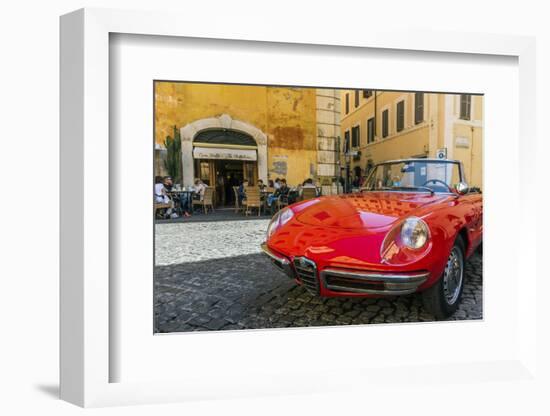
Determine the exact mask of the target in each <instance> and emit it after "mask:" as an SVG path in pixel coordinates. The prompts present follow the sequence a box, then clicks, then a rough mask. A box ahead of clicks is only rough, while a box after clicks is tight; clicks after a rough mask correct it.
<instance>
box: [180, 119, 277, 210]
mask: <svg viewBox="0 0 550 416" xmlns="http://www.w3.org/2000/svg"><path fill="white" fill-rule="evenodd" d="M181 138H182V163H183V170H182V172H183V183H184V185H186V186H189V185H191V184H192V183H193V181H194V179H195V178H201V179H202V180H203V181H205V182H206V183H207V184H208V185H210V186H213V187H216V192H215V194H216V197H215V198H216V200H217V203H218V205H221V204H229V203H231V202H232V200H233V194H232V189H231V188H230V187H231V186H233V185H234V184H236V183H238V181H239V180H242V179H246V180H249V181H251V182H254V183H256V182H257V181H258V179H262V180H263V181H264V182H267V136H266V135H265V134H264V133H263V132H262V131H261V130H260V129H258V128H256V127H254V126H252V125H250V124H248V123H244V122H242V121H239V120H234V119H232V118H231V117H230V116H229V115H227V114H223V115H221V116H220V117H212V118H207V119H201V120H197V121H195V122H193V123H189V124H187V125H186V126H185V127H183V128H182V129H181Z"/></svg>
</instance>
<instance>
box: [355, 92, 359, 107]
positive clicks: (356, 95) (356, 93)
mask: <svg viewBox="0 0 550 416" xmlns="http://www.w3.org/2000/svg"><path fill="white" fill-rule="evenodd" d="M357 107H359V90H355V108H357Z"/></svg>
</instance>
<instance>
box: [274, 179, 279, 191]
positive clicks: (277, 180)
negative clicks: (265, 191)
mask: <svg viewBox="0 0 550 416" xmlns="http://www.w3.org/2000/svg"><path fill="white" fill-rule="evenodd" d="M280 187H281V180H280V179H279V178H276V179H275V183H274V184H273V188H275V190H277V189H279V188H280Z"/></svg>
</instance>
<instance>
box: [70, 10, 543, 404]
mask: <svg viewBox="0 0 550 416" xmlns="http://www.w3.org/2000/svg"><path fill="white" fill-rule="evenodd" d="M182 21H185V25H182V24H181V22H182ZM116 33H122V34H127V35H147V36H170V37H182V38H202V39H204V38H206V39H225V41H240V42H242V41H247V42H271V43H273V42H275V43H277V44H278V45H279V47H280V48H281V49H282V50H284V49H285V47H289V46H285V45H292V44H299V45H306V46H307V45H311V46H312V47H313V45H332V47H333V48H335V49H336V50H337V49H338V48H349V47H352V48H357V50H363V49H365V48H370V49H372V50H385V51H408V52H407V53H411V54H414V53H415V52H419V51H423V52H435V53H439V54H441V55H442V56H444V55H445V54H469V55H472V54H483V55H493V56H497V55H500V56H508V57H513V58H515V59H517V60H518V63H517V65H518V68H519V76H518V85H519V114H518V115H517V116H518V120H519V126H520V127H521V128H520V129H519V132H518V136H517V137H516V139H517V140H518V141H519V140H521V143H522V146H521V147H518V148H519V154H518V156H517V169H518V172H519V174H520V176H519V177H518V178H517V179H514V181H519V182H517V183H520V184H521V190H520V191H518V198H517V200H516V201H514V204H513V206H511V207H510V210H511V211H513V212H514V213H515V214H517V217H519V218H521V220H519V224H517V223H516V225H517V226H518V229H517V230H516V231H515V233H516V234H515V236H516V237H517V239H518V242H519V243H521V242H524V243H523V244H517V251H516V252H515V253H514V254H515V255H516V256H517V257H515V258H514V259H510V260H509V261H510V262H511V264H513V267H512V269H513V270H512V271H511V273H515V275H514V276H515V277H516V278H517V274H518V273H519V270H518V269H517V266H519V265H520V264H521V266H522V272H523V273H522V286H521V287H518V288H517V289H518V290H517V292H515V294H514V296H515V302H516V303H515V306H517V311H516V310H514V312H513V313H514V315H513V316H514V318H515V319H516V321H515V324H513V325H511V326H510V329H509V330H510V331H511V332H512V334H511V335H510V340H513V341H514V342H515V343H516V344H514V346H513V348H512V347H510V348H509V349H505V353H503V354H496V356H498V359H496V360H494V361H492V360H486V359H481V360H476V359H475V357H470V358H469V359H468V360H467V362H464V360H461V361H458V362H457V361H453V360H449V361H447V362H445V361H441V362H439V363H437V364H434V363H426V362H419V363H418V365H416V366H414V367H410V366H408V367H407V366H404V367H402V368H399V367H394V368H391V367H388V366H384V365H383V366H382V367H377V363H376V362H370V363H366V364H365V363H361V365H359V364H358V366H357V368H350V367H345V366H343V367H342V368H337V367H335V368H329V369H324V370H323V369H321V370H320V371H318V372H310V373H307V372H301V371H297V372H296V373H294V372H291V371H288V370H284V371H283V370H281V371H280V372H279V373H271V374H269V376H267V373H266V377H265V378H263V379H258V380H252V381H251V380H248V381H247V380H242V379H237V380H236V381H234V382H233V383H231V384H229V378H227V377H224V374H223V371H221V373H222V374H220V377H219V382H217V383H213V382H212V380H211V379H208V378H207V374H208V371H205V374H204V376H203V377H202V378H201V376H200V374H199V373H196V374H195V375H194V376H192V377H189V378H187V379H186V378H185V376H183V377H178V378H180V379H178V380H170V379H165V380H158V379H156V380H155V381H152V380H153V379H154V378H152V380H151V381H139V382H137V381H132V382H125V381H118V382H111V381H112V373H111V371H110V368H111V366H112V365H113V363H114V362H115V361H116V360H120V359H121V357H119V356H117V354H116V351H114V350H112V348H111V338H112V337H113V336H115V335H116V334H113V333H112V332H110V331H111V330H112V327H111V326H110V319H111V318H112V316H111V313H110V311H113V309H116V307H117V306H116V305H113V304H112V302H113V298H112V296H110V294H112V291H113V290H114V288H113V287H112V282H110V280H109V276H110V273H111V271H112V267H113V259H112V258H110V227H111V226H112V222H110V221H111V213H110V209H111V208H110V205H109V200H110V194H109V183H110V167H111V168H112V166H111V164H112V160H110V158H109V137H110V130H109V126H110V125H109V117H110V113H109V98H110V89H109V88H110V83H109V81H110V78H109V51H110V46H109V38H110V34H116ZM534 73H535V40H534V39H533V38H529V37H519V36H508V35H488V34H473V33H433V32H421V31H415V32H412V33H411V32H404V31H403V30H402V29H400V28H393V27H391V26H388V27H387V29H385V30H382V29H378V28H376V29H375V28H372V29H369V28H362V30H361V31H360V32H356V31H355V30H354V29H353V28H351V26H350V29H349V30H346V31H342V32H341V33H339V34H338V35H334V33H331V34H330V35H327V34H325V32H324V31H323V30H322V29H321V28H319V30H318V31H308V32H307V33H302V32H300V31H299V29H292V28H289V29H288V30H285V31H280V30H279V28H278V27H276V26H275V25H271V24H269V23H268V22H266V24H264V25H262V26H261V27H254V28H252V29H251V31H250V32H248V33H247V36H246V37H245V36H243V35H241V34H236V33H234V32H233V31H232V30H231V25H230V24H229V23H228V24H226V25H224V24H220V25H215V26H208V27H205V26H204V25H203V24H202V23H201V22H200V20H193V19H189V18H186V17H185V16H180V15H178V14H173V13H150V12H138V11H120V10H107V9H82V10H78V11H76V12H73V13H71V14H68V15H65V16H63V17H62V18H61V155H60V159H61V203H60V206H61V217H60V218H61V229H60V239H61V266H60V269H61V280H60V286H61V317H60V319H61V339H60V349H61V351H60V353H61V356H60V358H61V389H60V394H61V398H62V399H64V400H67V401H69V402H71V403H75V404H77V405H80V406H84V407H89V406H92V407H94V406H108V405H122V404H139V403H160V402H174V401H185V400H194V399H205V398H214V397H221V398H224V397H225V398H234V397H254V396H261V395H270V394H296V393H304V394H306V393H328V392H334V391H336V392H338V391H342V390H349V389H356V391H358V392H360V391H364V390H365V389H367V390H369V391H371V392H374V391H376V392H377V394H379V395H380V397H383V396H384V394H386V395H387V397H392V395H393V396H394V395H395V392H396V389H398V390H399V393H401V394H402V397H408V398H412V397H413V393H414V392H415V391H418V389H420V388H422V387H426V386H431V387H430V388H431V389H434V386H433V383H441V382H442V381H441V380H442V378H441V377H442V374H444V373H445V372H446V371H449V372H452V374H453V375H454V376H453V377H454V381H455V382H456V380H458V381H459V383H463V386H462V387H460V388H464V389H467V388H469V387H472V386H476V385H480V384H481V383H483V382H499V381H505V382H507V383H508V386H510V388H512V389H524V390H521V391H523V392H524V393H522V394H526V395H527V394H529V393H528V392H527V390H525V389H526V386H528V387H527V388H528V389H531V390H529V391H533V390H534V391H536V389H538V388H540V387H541V386H542V384H541V383H543V381H541V378H540V376H539V375H538V374H537V361H536V348H537V326H536V319H535V317H536V313H537V302H538V299H537V298H536V290H535V288H536V287H537V280H538V279H541V278H542V276H541V275H540V271H538V270H537V269H536V266H535V264H536V261H533V259H534V257H535V258H536V253H534V252H533V250H532V249H531V245H528V244H527V243H526V242H532V241H536V235H535V229H536V216H535V215H533V213H532V212H531V211H529V206H530V205H533V204H536V200H535V198H536V197H535V195H536V193H535V192H532V191H533V190H534V189H533V188H534V186H535V184H534V183H533V182H531V183H530V182H529V181H528V180H527V177H526V172H527V171H528V169H529V159H528V153H527V150H526V149H530V150H532V149H534V148H535V147H536V132H535V127H534V126H535V122H534V121H535V120H534V117H535V114H536V111H535V110H536V101H535V87H536V81H535V77H534ZM212 81H220V80H212ZM222 81H223V80H222ZM491 166H493V167H495V166H496V165H495V164H492V165H491ZM514 183H516V182H514ZM487 194H488V195H487V197H489V198H490V197H491V193H490V191H489V192H487ZM492 197H495V195H493V196H492ZM487 232H489V233H491V232H493V233H495V232H496V231H495V230H494V229H493V231H491V230H490V229H489V230H488V231H487ZM486 290H491V288H490V287H489V288H486ZM486 293H487V292H486ZM495 312H498V309H493V310H491V308H489V309H488V310H484V314H488V315H489V316H491V314H492V313H493V314H494V313H495ZM148 313H151V314H152V311H148ZM518 322H521V325H518V324H517V323H518ZM437 325H445V324H437ZM422 327H423V326H422V325H418V326H408V327H407V329H406V331H407V332H409V333H410V334H411V336H413V334H414V333H415V331H421V330H422V329H421V328H422ZM403 328H405V327H403ZM456 328H457V330H464V331H465V332H466V333H467V332H468V331H470V330H473V331H478V332H479V331H480V328H482V327H480V326H479V325H478V327H477V329H476V328H475V327H466V326H464V328H465V329H464V328H463V329H459V327H456ZM471 328H474V329H471ZM347 330H348V331H347V332H350V331H354V332H355V333H357V332H360V331H361V330H362V328H361V327H358V328H348V329H347ZM404 330H405V329H404ZM329 331H330V330H328V331H324V332H322V331H318V332H316V333H315V334H316V335H315V336H319V337H323V336H329V335H330V332H329ZM301 332H302V330H281V331H279V336H283V337H287V339H288V340H289V341H292V339H293V337H296V336H298V335H297V334H300V333H301ZM342 333H343V332H342ZM264 334H265V333H264ZM202 335H203V336H208V337H210V339H212V337H217V336H219V335H218V334H214V333H212V334H202ZM236 336H239V334H237V335H236ZM151 337H153V334H152V333H151ZM471 341H472V342H475V340H474V339H472V340H471ZM136 348H138V346H136ZM144 359H147V357H144ZM367 369H368V372H366V370H367ZM367 373H368V376H367V375H366V374H367ZM323 374H324V375H325V376H326V378H323V377H322V376H323ZM472 374H474V375H475V376H474V377H472ZM395 378H399V379H402V380H403V381H402V382H401V383H400V384H399V385H398V386H397V387H396V386H393V387H392V389H389V390H391V391H389V392H388V391H385V390H388V388H387V387H388V386H390V383H392V380H393V379H395ZM329 379H330V380H334V381H332V382H329V381H328V380H329ZM343 379H346V380H348V381H346V382H341V381H338V380H343ZM384 386H385V387H384ZM468 386H469V387H468ZM439 388H441V387H439ZM453 388H455V387H453ZM384 391H385V393H384ZM488 394H493V395H494V396H493V397H495V398H496V397H498V393H497V391H496V390H495V391H493V392H492V393H491V392H489V393H488Z"/></svg>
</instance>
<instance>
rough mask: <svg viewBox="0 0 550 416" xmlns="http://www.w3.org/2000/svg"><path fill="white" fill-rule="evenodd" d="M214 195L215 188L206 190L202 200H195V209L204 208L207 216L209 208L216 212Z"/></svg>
mask: <svg viewBox="0 0 550 416" xmlns="http://www.w3.org/2000/svg"><path fill="white" fill-rule="evenodd" d="M213 195H214V188H211V187H210V186H209V187H207V188H206V189H205V190H204V196H203V198H202V200H198V199H194V200H193V208H195V205H199V206H202V209H203V211H204V213H205V214H207V213H208V207H210V208H211V209H212V212H214V203H213Z"/></svg>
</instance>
